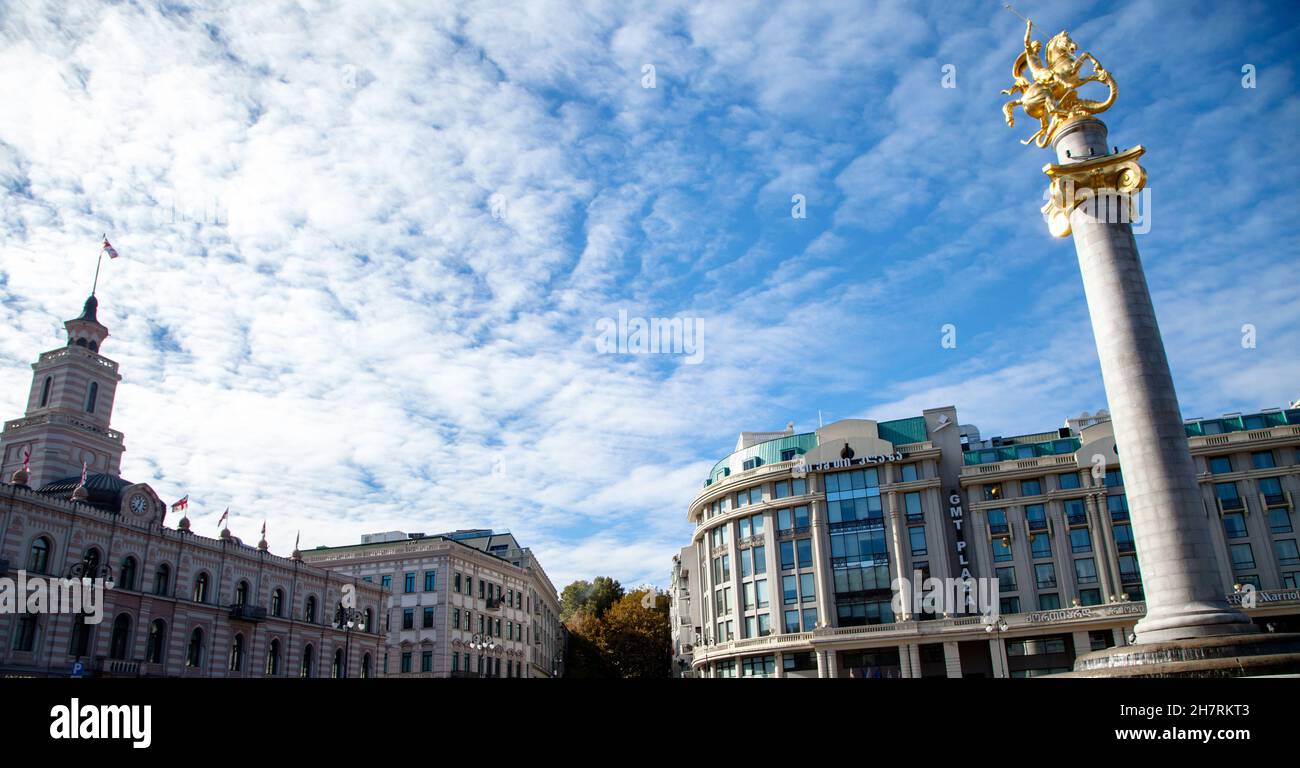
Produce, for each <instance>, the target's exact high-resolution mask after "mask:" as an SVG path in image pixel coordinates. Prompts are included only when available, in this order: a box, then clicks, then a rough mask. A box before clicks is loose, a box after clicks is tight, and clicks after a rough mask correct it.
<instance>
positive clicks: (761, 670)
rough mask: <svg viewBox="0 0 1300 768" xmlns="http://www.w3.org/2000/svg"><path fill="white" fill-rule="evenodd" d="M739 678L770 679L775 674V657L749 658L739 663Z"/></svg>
mask: <svg viewBox="0 0 1300 768" xmlns="http://www.w3.org/2000/svg"><path fill="white" fill-rule="evenodd" d="M740 670H741V671H740V676H741V677H771V676H773V675H775V674H776V656H749V657H747V658H744V659H741V661H740Z"/></svg>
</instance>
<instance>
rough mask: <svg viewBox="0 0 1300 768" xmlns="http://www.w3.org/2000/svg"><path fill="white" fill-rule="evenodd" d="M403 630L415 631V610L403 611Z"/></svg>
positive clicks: (406, 609)
mask: <svg viewBox="0 0 1300 768" xmlns="http://www.w3.org/2000/svg"><path fill="white" fill-rule="evenodd" d="M402 629H415V609H414V608H403V609H402Z"/></svg>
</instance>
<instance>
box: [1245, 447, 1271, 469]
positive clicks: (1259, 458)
mask: <svg viewBox="0 0 1300 768" xmlns="http://www.w3.org/2000/svg"><path fill="white" fill-rule="evenodd" d="M1250 464H1251V466H1253V467H1254V468H1255V469H1273V468H1274V467H1276V466H1277V463H1276V462H1275V461H1274V460H1273V452H1272V451H1255V452H1254V453H1252V454H1250Z"/></svg>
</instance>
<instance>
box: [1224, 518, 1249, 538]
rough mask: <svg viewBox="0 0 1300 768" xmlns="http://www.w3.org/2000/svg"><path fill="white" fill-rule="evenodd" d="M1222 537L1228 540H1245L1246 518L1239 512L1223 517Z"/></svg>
mask: <svg viewBox="0 0 1300 768" xmlns="http://www.w3.org/2000/svg"><path fill="white" fill-rule="evenodd" d="M1223 535H1225V536H1227V537H1228V538H1230V539H1244V538H1246V537H1247V533H1246V516H1245V515H1243V514H1242V513H1240V512H1228V513H1227V514H1225V515H1224V516H1223Z"/></svg>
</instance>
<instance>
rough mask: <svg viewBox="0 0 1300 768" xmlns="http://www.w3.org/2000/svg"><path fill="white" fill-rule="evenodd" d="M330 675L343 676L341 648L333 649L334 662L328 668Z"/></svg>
mask: <svg viewBox="0 0 1300 768" xmlns="http://www.w3.org/2000/svg"><path fill="white" fill-rule="evenodd" d="M330 677H336V678H337V677H343V649H342V648H335V649H334V664H333V666H332V667H331V668H330Z"/></svg>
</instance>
